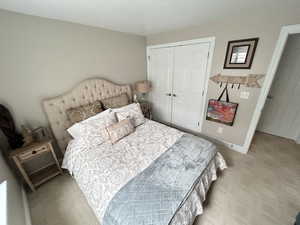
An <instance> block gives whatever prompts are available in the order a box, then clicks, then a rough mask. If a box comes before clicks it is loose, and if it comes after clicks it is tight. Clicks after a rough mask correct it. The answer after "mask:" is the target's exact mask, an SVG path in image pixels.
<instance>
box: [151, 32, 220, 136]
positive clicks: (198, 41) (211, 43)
mask: <svg viewBox="0 0 300 225" xmlns="http://www.w3.org/2000/svg"><path fill="white" fill-rule="evenodd" d="M215 40H216V38H215V37H206V38H199V39H192V40H187V41H179V42H171V43H165V44H159V45H149V46H147V47H146V57H147V80H148V78H149V69H150V68H149V53H150V51H151V49H157V48H170V47H176V46H184V45H193V44H201V43H209V50H208V60H207V67H206V73H205V78H204V89H203V95H202V96H203V101H202V112H201V115H199V116H200V118H199V132H201V131H202V125H203V121H204V115H205V109H206V97H207V89H208V81H209V77H210V73H211V67H212V60H213V54H214V49H215Z"/></svg>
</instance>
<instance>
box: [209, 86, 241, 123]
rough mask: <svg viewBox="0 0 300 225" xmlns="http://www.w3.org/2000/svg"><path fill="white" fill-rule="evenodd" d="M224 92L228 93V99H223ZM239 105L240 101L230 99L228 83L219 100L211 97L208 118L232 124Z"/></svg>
mask: <svg viewBox="0 0 300 225" xmlns="http://www.w3.org/2000/svg"><path fill="white" fill-rule="evenodd" d="M224 93H226V101H222V97H223V95H224ZM238 105H239V104H238V103H233V102H230V101H229V96H228V89H227V85H226V86H225V88H224V90H223V91H222V93H221V95H220V96H219V98H218V99H217V100H216V99H210V100H209V101H208V107H207V113H206V120H211V121H214V122H218V123H223V124H226V125H228V126H232V125H233V122H234V118H235V114H236V111H237V108H238Z"/></svg>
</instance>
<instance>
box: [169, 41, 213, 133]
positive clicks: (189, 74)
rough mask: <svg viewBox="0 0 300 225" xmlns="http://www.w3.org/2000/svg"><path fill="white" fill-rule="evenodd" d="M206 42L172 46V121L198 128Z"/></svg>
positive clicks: (207, 47)
mask: <svg viewBox="0 0 300 225" xmlns="http://www.w3.org/2000/svg"><path fill="white" fill-rule="evenodd" d="M208 53H209V43H199V44H192V45H185V46H178V47H175V48H174V72H173V91H172V96H173V103H172V104H173V105H172V124H174V125H176V126H179V127H184V128H187V129H189V130H193V131H198V132H199V131H200V126H199V125H201V124H200V122H201V119H202V117H203V115H202V110H203V101H204V99H203V93H204V87H205V78H206V71H207V63H208Z"/></svg>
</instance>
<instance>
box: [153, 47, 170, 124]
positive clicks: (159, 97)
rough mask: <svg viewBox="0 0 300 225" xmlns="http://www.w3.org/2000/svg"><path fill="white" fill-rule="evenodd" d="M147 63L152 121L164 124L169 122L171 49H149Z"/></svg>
mask: <svg viewBox="0 0 300 225" xmlns="http://www.w3.org/2000/svg"><path fill="white" fill-rule="evenodd" d="M148 56H149V59H148V60H149V61H148V63H149V64H148V65H149V68H148V79H149V80H150V81H151V83H152V91H151V92H150V95H149V97H150V101H151V102H152V105H153V106H152V113H153V119H155V120H157V121H161V122H165V123H170V122H171V107H172V97H171V93H172V73H173V49H172V48H157V49H151V50H150V52H149V54H148Z"/></svg>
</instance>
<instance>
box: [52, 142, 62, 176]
mask: <svg viewBox="0 0 300 225" xmlns="http://www.w3.org/2000/svg"><path fill="white" fill-rule="evenodd" d="M50 150H51V154H52V156H53V158H54V160H55V163H56V165H57V168H58V169H59V171H60V173H61V174H63V171H62V169H61V168H60V165H59V162H58V159H57V157H56V154H55V152H54V149H53V147H52V145H50Z"/></svg>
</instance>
